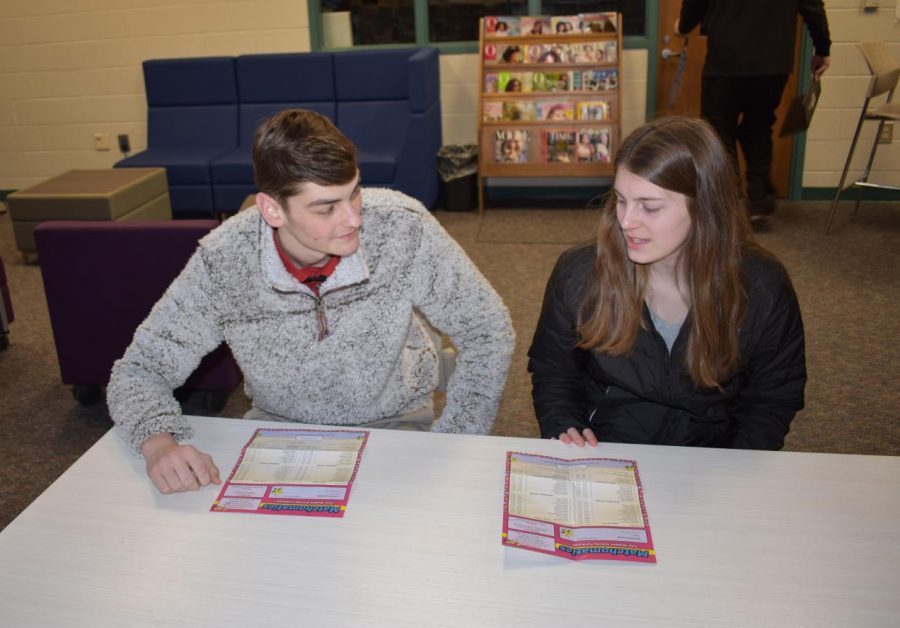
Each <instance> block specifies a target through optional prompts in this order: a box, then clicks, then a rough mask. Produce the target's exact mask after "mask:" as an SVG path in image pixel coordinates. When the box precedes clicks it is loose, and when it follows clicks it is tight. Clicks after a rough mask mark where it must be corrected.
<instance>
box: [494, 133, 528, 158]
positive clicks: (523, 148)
mask: <svg viewBox="0 0 900 628" xmlns="http://www.w3.org/2000/svg"><path fill="white" fill-rule="evenodd" d="M530 150H531V131H530V130H528V129H497V130H496V131H495V133H494V161H496V162H498V163H507V164H523V163H526V162H528V155H529V151H530Z"/></svg>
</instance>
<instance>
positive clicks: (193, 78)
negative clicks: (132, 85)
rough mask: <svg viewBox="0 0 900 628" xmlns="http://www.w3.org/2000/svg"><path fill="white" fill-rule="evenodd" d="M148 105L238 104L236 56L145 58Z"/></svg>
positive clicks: (145, 84)
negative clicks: (146, 59)
mask: <svg viewBox="0 0 900 628" xmlns="http://www.w3.org/2000/svg"><path fill="white" fill-rule="evenodd" d="M143 65H144V87H145V88H146V90H147V106H148V107H169V106H177V105H217V104H235V103H237V79H236V78H235V59H234V57H198V58H190V59H152V60H149V61H144V64H143Z"/></svg>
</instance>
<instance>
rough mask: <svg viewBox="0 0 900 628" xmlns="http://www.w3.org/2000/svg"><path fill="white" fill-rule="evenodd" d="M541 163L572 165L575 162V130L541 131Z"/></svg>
mask: <svg viewBox="0 0 900 628" xmlns="http://www.w3.org/2000/svg"><path fill="white" fill-rule="evenodd" d="M541 139H542V140H543V141H542V142H541V161H544V162H547V163H572V162H574V161H575V130H574V129H545V130H543V131H541Z"/></svg>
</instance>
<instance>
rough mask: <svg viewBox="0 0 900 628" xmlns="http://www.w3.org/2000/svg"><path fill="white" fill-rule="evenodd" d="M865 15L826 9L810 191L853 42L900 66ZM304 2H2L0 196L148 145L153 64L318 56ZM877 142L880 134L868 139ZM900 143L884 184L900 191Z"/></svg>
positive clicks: (459, 92) (445, 79) (454, 139)
mask: <svg viewBox="0 0 900 628" xmlns="http://www.w3.org/2000/svg"><path fill="white" fill-rule="evenodd" d="M882 5H883V6H882V8H881V9H880V10H879V12H878V13H877V14H874V15H866V14H863V13H862V11H861V9H860V6H861V2H860V0H828V1H827V6H828V10H829V16H830V18H831V24H832V33H833V38H834V40H835V45H834V50H833V55H832V61H833V65H832V68H831V70H830V71H829V73H828V74H827V75H826V78H825V83H824V84H823V88H824V89H823V96H822V101H821V102H820V104H819V111H818V112H817V113H816V119H815V120H814V122H813V126H812V128H811V130H810V133H809V139H808V145H807V151H806V167H805V172H804V177H803V185H804V186H807V187H818V186H824V187H828V186H834V185H836V184H837V181H838V177H839V175H840V169H841V167H842V165H843V160H844V156H845V155H846V152H847V148H848V146H849V142H850V137H851V135H852V132H853V129H854V126H855V122H856V118H857V116H858V112H859V107H860V105H861V103H862V98H863V95H864V93H865V89H866V85H867V82H866V81H867V79H866V75H867V72H866V69H865V64H864V63H863V61H862V59H861V57H860V56H859V53H858V51H857V50H856V47H855V45H854V42H856V41H861V40H865V39H885V40H889V41H891V42H892V44H893V46H894V47H895V49H894V52H895V55H896V56H897V58H900V29H898V28H895V26H894V8H895V5H896V0H882ZM309 45H310V44H309V24H308V17H307V7H306V2H305V0H235V1H228V0H180V1H178V2H177V4H175V3H174V0H3V1H2V2H0V189H21V188H23V187H27V186H29V185H33V184H34V183H37V182H38V181H41V180H43V179H45V178H47V177H50V176H53V175H56V174H59V173H60V172H64V171H65V170H68V169H71V168H105V167H110V166H112V164H113V163H114V162H115V161H117V160H118V159H119V158H120V154H119V152H118V150H115V149H114V150H111V151H96V150H94V139H93V138H94V133H98V132H99V133H109V134H110V135H111V136H112V138H113V140H114V139H115V136H116V135H117V134H119V133H128V134H129V136H130V137H131V144H132V149H133V150H134V151H138V150H141V149H142V148H143V147H144V146H145V145H146V102H145V99H144V88H143V78H142V74H141V65H140V64H141V62H142V61H144V60H145V59H152V58H166V57H187V56H209V55H238V54H245V53H257V52H290V51H299V52H302V51H307V50H309ZM477 76H478V57H477V55H474V54H472V55H442V56H441V79H442V80H441V83H442V85H441V99H442V108H443V113H444V116H443V131H444V142H445V143H447V144H451V143H453V144H458V143H467V142H473V141H475V129H476V124H477V112H476V109H477V103H478V85H477ZM646 76H647V53H646V51H644V50H627V51H625V52H624V54H623V128H624V130H625V132H628V130H630V129H632V128H634V127H635V126H637V125H639V124H640V123H641V122H643V120H644V117H645V115H646V106H645V103H646ZM869 135H871V133H870V134H869ZM897 135H898V141H897V142H895V143H894V144H893V145H891V146H883V147H881V149H880V152H879V158H878V161H877V165H878V172H877V175H876V176H878V177H880V178H881V179H882V180H883V181H885V182H893V183H897V184H900V147H898V145H900V129H898V133H897Z"/></svg>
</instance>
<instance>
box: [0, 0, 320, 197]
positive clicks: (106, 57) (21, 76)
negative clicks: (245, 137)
mask: <svg viewBox="0 0 900 628" xmlns="http://www.w3.org/2000/svg"><path fill="white" fill-rule="evenodd" d="M0 34H2V35H0V189H3V190H14V189H21V188H23V187H27V186H29V185H32V184H34V183H37V182H39V181H41V180H43V179H45V178H47V177H50V176H54V175H57V174H59V173H61V172H64V171H66V170H69V169H71V168H107V167H110V166H112V164H113V163H115V162H116V161H117V160H118V159H120V158H121V154H120V153H119V151H118V147H117V144H116V142H115V137H116V135H118V134H120V133H127V134H128V135H129V136H130V139H131V146H132V149H133V151H138V150H141V149H143V148H145V147H146V142H147V138H146V119H147V105H146V100H145V96H144V83H143V74H142V72H141V62H142V61H144V60H145V59H155V58H168V57H192V56H210V55H237V54H244V53H255V52H288V51H308V50H309V23H308V16H307V7H306V1H305V0H252V1H229V0H176V1H173V0H2V2H0ZM95 133H109V134H110V135H111V138H112V140H113V150H111V151H97V150H95V149H94V134H95Z"/></svg>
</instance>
